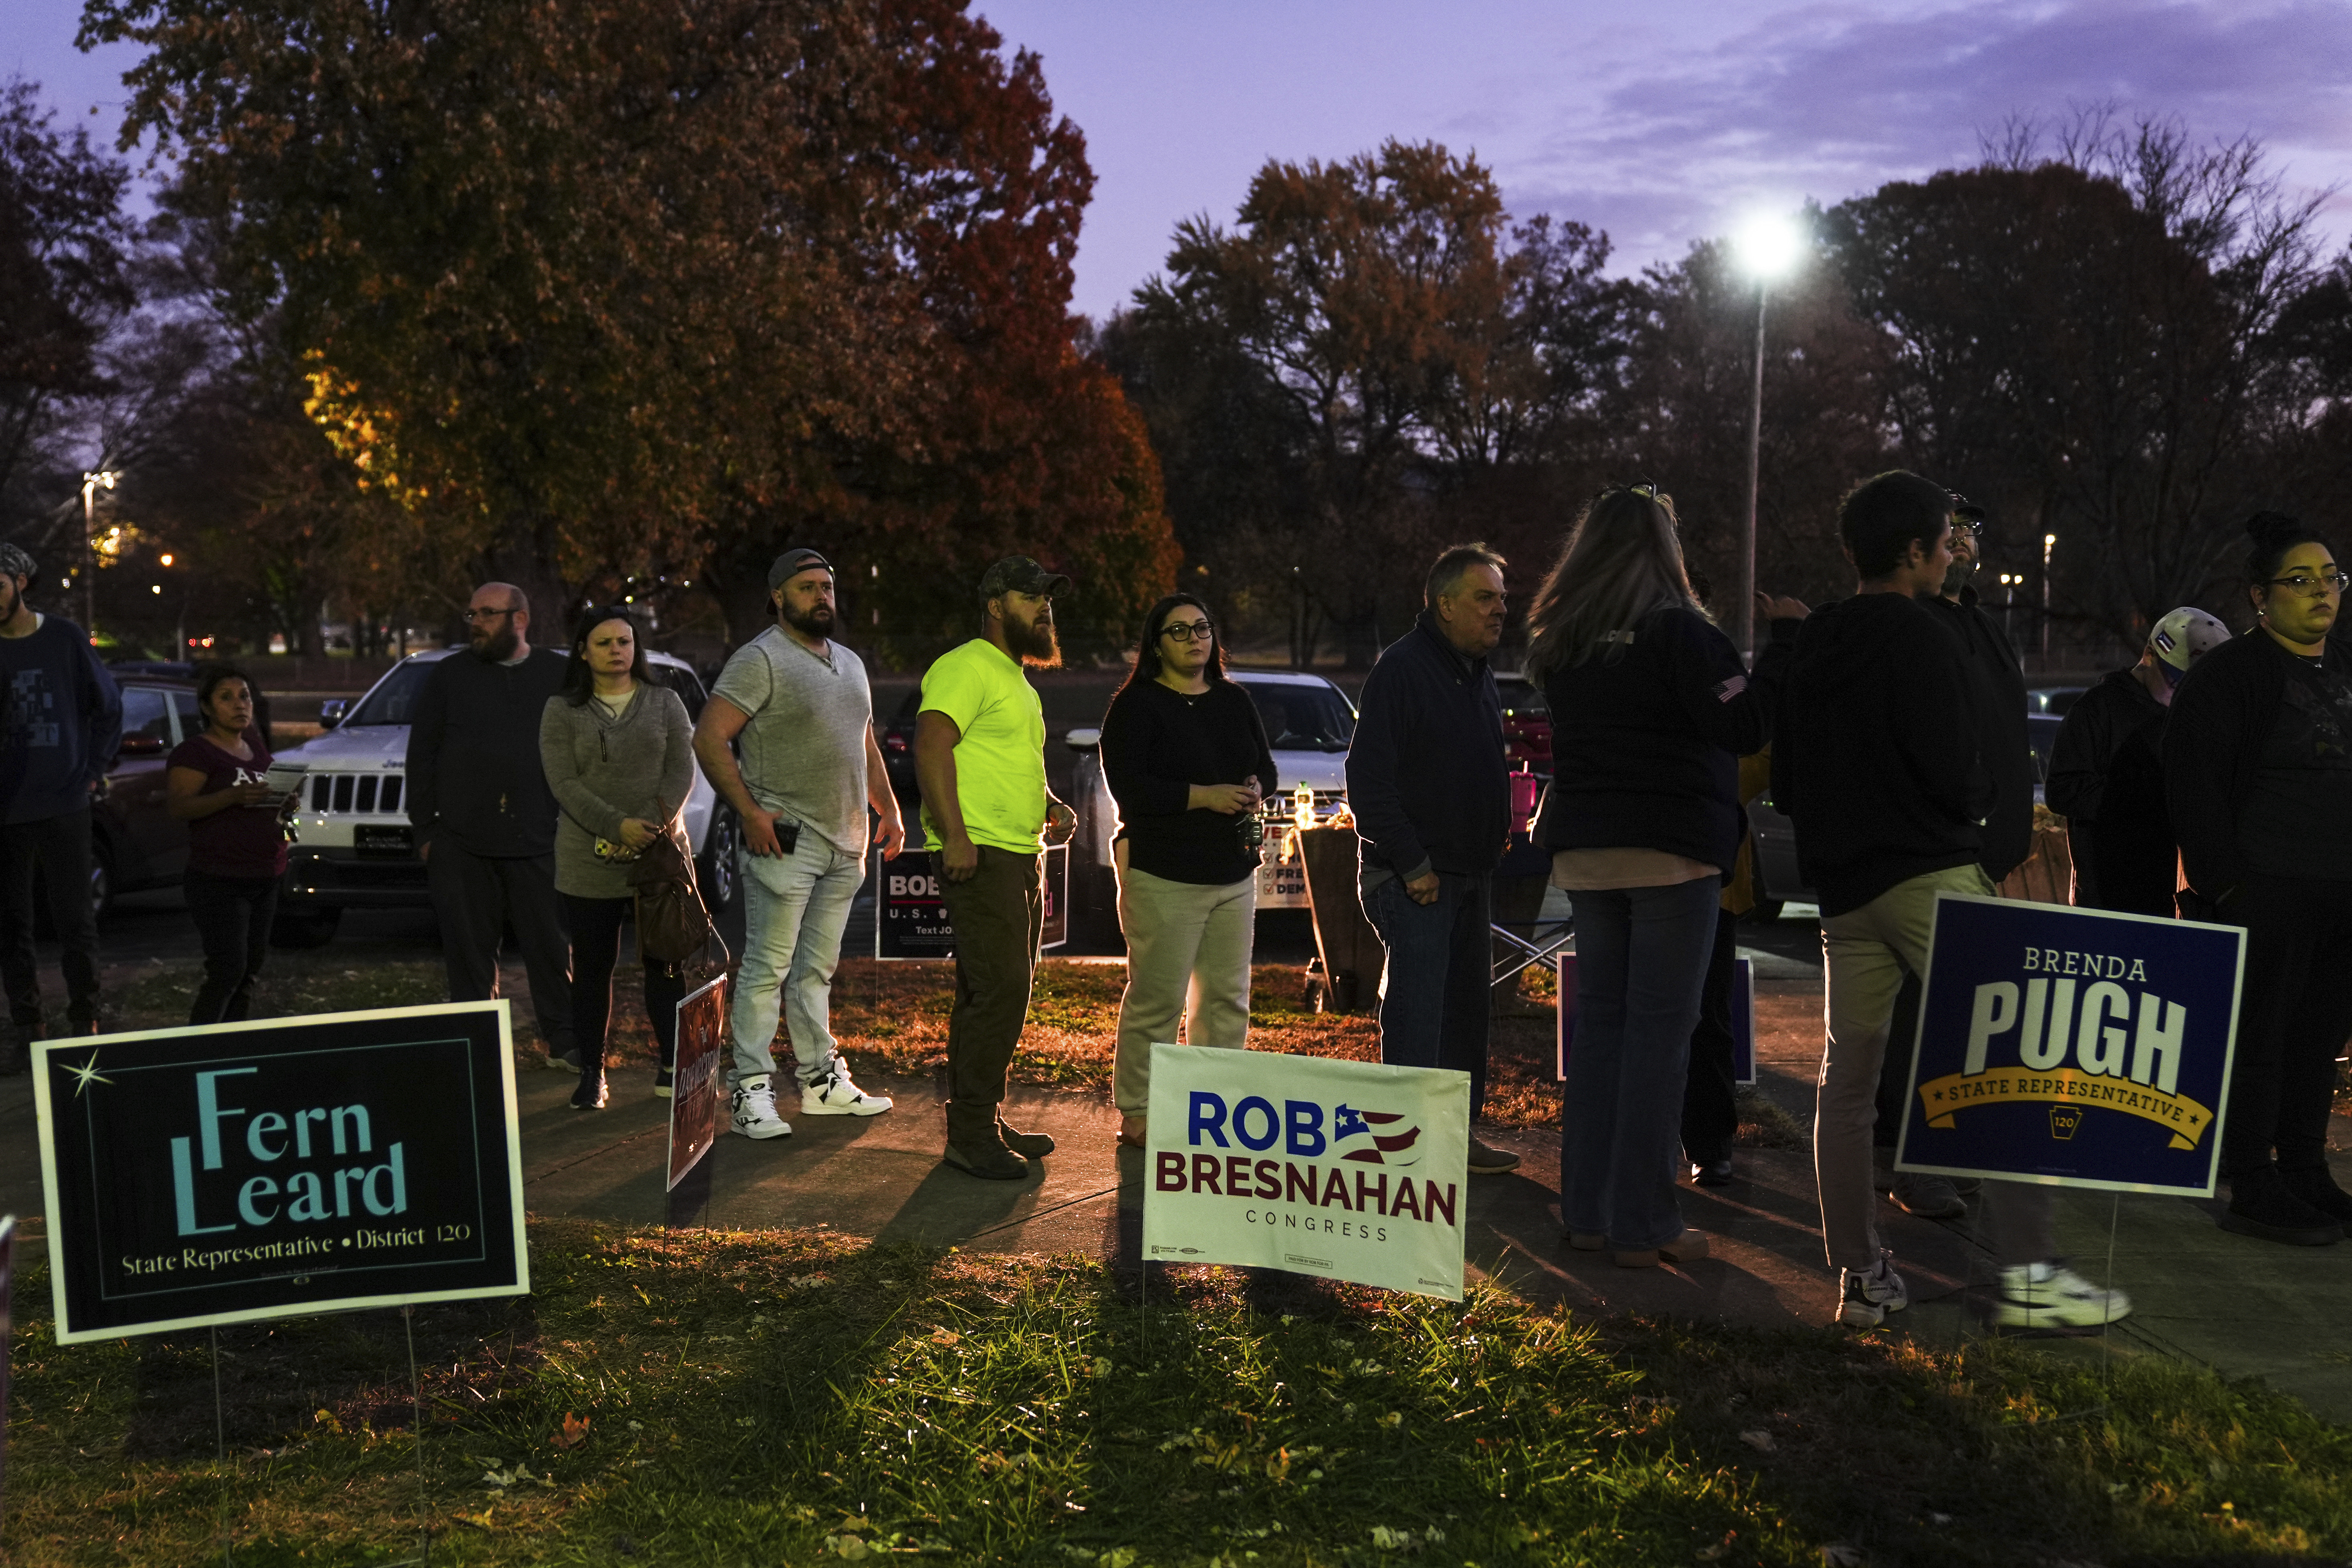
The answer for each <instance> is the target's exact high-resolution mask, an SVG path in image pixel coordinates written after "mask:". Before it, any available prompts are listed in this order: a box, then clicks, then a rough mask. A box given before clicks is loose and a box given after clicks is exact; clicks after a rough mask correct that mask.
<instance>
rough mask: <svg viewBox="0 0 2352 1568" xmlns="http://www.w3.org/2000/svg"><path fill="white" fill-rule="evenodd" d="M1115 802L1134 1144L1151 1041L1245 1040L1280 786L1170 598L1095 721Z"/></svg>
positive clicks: (1255, 726) (1125, 1135) (1125, 1128)
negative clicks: (1274, 800)
mask: <svg viewBox="0 0 2352 1568" xmlns="http://www.w3.org/2000/svg"><path fill="white" fill-rule="evenodd" d="M1102 765H1103V777H1104V780H1105V782H1107V783H1108V784H1109V785H1110V793H1111V798H1112V799H1114V800H1116V801H1117V802H1118V816H1119V831H1118V837H1117V839H1116V840H1114V846H1113V854H1114V855H1115V857H1116V858H1117V860H1118V923H1119V929H1120V930H1121V931H1124V932H1126V934H1127V994H1125V995H1124V996H1123V997H1121V998H1120V1000H1119V1005H1118V1061H1117V1066H1116V1068H1114V1072H1113V1079H1112V1090H1113V1096H1114V1098H1115V1099H1116V1100H1117V1101H1118V1110H1119V1130H1118V1141H1119V1142H1122V1143H1126V1144H1129V1145H1130V1146H1132V1147H1135V1148H1141V1147H1143V1134H1144V1110H1145V1106H1146V1103H1147V1102H1148V1101H1149V1100H1150V1094H1151V1045H1152V1042H1153V1041H1155V1040H1159V1041H1172V1040H1174V1039H1175V1038H1176V1021H1177V1018H1178V1016H1180V1015H1181V1016H1182V1017H1183V1019H1184V1043H1185V1044H1187V1045H1193V1046H1219V1047H1226V1048H1229V1049H1234V1050H1238V1049H1240V1048H1242V1047H1244V1045H1245V1044H1246V1043H1247V1041H1248V1037H1249V997H1250V950H1251V942H1252V940H1253V937H1254V936H1255V921H1256V918H1257V867H1258V858H1259V850H1258V845H1259V843H1260V841H1261V837H1262V834H1263V827H1262V826H1261V825H1260V823H1259V820H1258V816H1257V812H1258V807H1259V805H1260V803H1261V802H1263V801H1264V800H1265V797H1266V796H1268V795H1272V794H1274V793H1275V792H1276V789H1277V788H1278V787H1279V783H1280V781H1279V780H1277V779H1276V777H1275V773H1274V752H1273V751H1272V749H1271V748H1270V747H1269V746H1268V745H1267V743H1266V738H1265V725H1264V724H1263V723H1262V722H1261V721H1259V719H1258V714H1257V708H1256V706H1255V704H1254V703H1252V702H1251V701H1250V699H1249V694H1248V693H1247V692H1245V691H1244V690H1243V689H1241V688H1240V687H1239V686H1236V685H1235V684H1234V682H1232V681H1230V680H1227V679H1225V665H1224V658H1223V654H1222V653H1221V651H1220V650H1219V648H1218V646H1217V634H1216V627H1215V626H1214V625H1213V623H1212V622H1211V620H1210V618H1209V608H1208V606H1207V605H1203V604H1202V602H1201V601H1200V600H1198V599H1196V598H1194V597H1193V596H1192V595H1190V594H1171V595H1169V596H1168V597H1167V598H1164V599H1162V600H1160V603H1158V604H1156V605H1152V606H1151V613H1150V615H1149V616H1145V617H1144V622H1143V641H1142V644H1141V646H1140V647H1139V650H1138V652H1137V654H1136V659H1135V668H1134V669H1133V670H1132V671H1130V672H1129V675H1128V678H1127V682H1126V684H1125V685H1123V686H1121V687H1120V688H1119V689H1118V695H1117V696H1115V697H1113V698H1112V699H1111V703H1110V710H1109V711H1108V713H1106V714H1105V715H1104V716H1103V727H1102Z"/></svg>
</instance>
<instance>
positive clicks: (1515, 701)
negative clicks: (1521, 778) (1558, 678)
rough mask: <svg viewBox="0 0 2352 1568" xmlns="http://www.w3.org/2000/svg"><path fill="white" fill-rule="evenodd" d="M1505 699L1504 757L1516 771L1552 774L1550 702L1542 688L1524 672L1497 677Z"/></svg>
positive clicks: (1543, 774) (1542, 776)
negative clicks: (1545, 698) (1547, 700)
mask: <svg viewBox="0 0 2352 1568" xmlns="http://www.w3.org/2000/svg"><path fill="white" fill-rule="evenodd" d="M1495 688H1496V690H1497V691H1499V692H1500V693H1501V694H1502V698H1503V756H1504V758H1505V760H1507V762H1509V763H1510V764H1511V767H1512V770H1513V771H1514V772H1517V771H1519V770H1521V769H1524V770H1525V771H1527V772H1528V773H1533V774H1535V775H1536V776H1537V777H1538V778H1546V779H1548V778H1549V777H1551V705H1550V704H1549V703H1548V702H1546V701H1545V700H1544V694H1543V688H1542V687H1540V686H1538V685H1537V684H1536V683H1535V682H1534V681H1532V680H1529V679H1528V678H1527V677H1526V676H1524V675H1502V674H1498V675H1496V677H1495Z"/></svg>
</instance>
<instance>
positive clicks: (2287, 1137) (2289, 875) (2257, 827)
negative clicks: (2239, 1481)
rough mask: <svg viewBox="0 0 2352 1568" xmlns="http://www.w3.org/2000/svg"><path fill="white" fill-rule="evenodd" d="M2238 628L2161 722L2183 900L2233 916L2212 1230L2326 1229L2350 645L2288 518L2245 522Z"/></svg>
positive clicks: (2306, 546)
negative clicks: (2218, 1204)
mask: <svg viewBox="0 0 2352 1568" xmlns="http://www.w3.org/2000/svg"><path fill="white" fill-rule="evenodd" d="M2246 532H2247V533H2248V534H2249V535H2250V536H2252V541H2253V548H2252V550H2251V551H2250V552H2248V555H2247V558H2246V578H2247V584H2248V587H2247V597H2248V598H2249V599H2251V600H2252V604H2253V607H2254V616H2255V628H2256V629H2255V630H2253V631H2252V632H2250V633H2248V634H2247V635H2246V636H2244V637H2235V638H2232V639H2231V641H2229V642H2225V643H2223V644H2222V645H2221V647H2217V648H2215V649H2213V650H2212V651H2211V652H2210V653H2208V654H2207V655H2206V656H2205V657H2204V658H2200V659H2199V660H2198V661H2197V663H2196V665H2195V666H2194V667H2193V668H2190V670H2189V673H2188V675H2187V676H2185V677H2183V678H2182V679H2181V682H2180V689H2179V690H2178V691H2176V692H2175V693H2174V694H2173V698H2172V710H2171V712H2170V714H2169V716H2168V718H2167V719H2166V721H2165V730H2164V786H2165V804H2166V806H2167V808H2168V810H2169V811H2170V813H2171V816H2172V828H2173V832H2174V833H2175V834H2176V835H2177V836H2178V837H2179V840H2180V861H2181V868H2182V869H2183V870H2184V871H2185V872H2186V873H2187V874H2188V878H2189V887H2190V889H2192V890H2193V892H2194V894H2195V898H2194V900H2192V899H2191V898H2189V897H2188V896H2185V895H2184V897H2183V898H2182V900H2181V906H2182V910H2183V912H2184V913H2189V914H2196V915H2201V916H2204V917H2205V918H2208V919H2211V920H2218V921H2227V922H2229V923H2231V924H2233V925H2241V926H2243V927H2245V928H2246V970H2245V984H2244V987H2243V991H2242V995H2243V997H2244V1002H2243V1005H2242V1009H2241V1011H2240V1014H2239V1018H2238V1047H2237V1055H2236V1057H2235V1058H2234V1059H2233V1061H2232V1064H2231V1069H2230V1100H2229V1110H2228V1113H2227V1115H2226V1117H2225V1119H2224V1121H2223V1123H2222V1127H2221V1174H2222V1175H2223V1176H2224V1177H2226V1178H2227V1179H2228V1181H2229V1183H2230V1206H2229V1209H2228V1210H2227V1212H2226V1213H2224V1215H2222V1218H2221V1226H2222V1228H2223V1229H2225V1230H2233V1231H2237V1232H2240V1233H2241V1234H2243V1235H2247V1236H2257V1237H2262V1238H2263V1239H2264V1240H2266V1241H2278V1242H2285V1243H2289V1244H2291V1245H2299V1246H2305V1247H2314V1246H2321V1245H2325V1244H2326V1243H2328V1242H2331V1241H2338V1240H2341V1239H2342V1238H2343V1236H2344V1232H2345V1228H2346V1226H2347V1224H2352V1195H2347V1194H2346V1193H2345V1192H2344V1190H2343V1189H2342V1188H2340V1187H2338V1186H2337V1185H2336V1181H2335V1178H2334V1177H2333V1176H2331V1175H2329V1174H2328V1171H2327V1117H2328V1111H2329V1109H2330V1103H2331V1101H2332V1100H2333V1098H2334V1094H2335V1089H2336V1053H2337V1052H2338V1051H2339V1050H2341V1049H2343V1047H2344V1040H2345V1037H2346V1036H2347V1034H2352V987H2347V986H2346V984H2344V975H2345V973H2346V972H2347V970H2352V656H2347V654H2346V653H2345V651H2344V650H2343V648H2342V647H2341V646H2340V645H2339V644H2338V643H2336V640H2335V639H2333V638H2332V637H2329V636H2328V633H2329V632H2330V630H2332V629H2333V628H2334V626H2335V625H2336V618H2337V616H2338V615H2339V614H2340V613H2341V612H2342V610H2343V606H2344V587H2345V576H2344V574H2343V572H2342V571H2341V570H2339V569H2338V567H2337V565H2336V552H2334V551H2332V550H2330V549H2329V548H2328V547H2327V546H2326V544H2325V543H2324V542H2321V541H2320V540H2319V539H2318V538H2316V537H2315V535H2314V533H2313V531H2311V530H2310V529H2308V528H2306V527H2305V526H2304V525H2303V523H2302V522H2301V521H2298V520H2297V519H2294V518H2292V517H2284V516H2282V515H2280V514H2279V513H2277V512H2263V513H2260V514H2258V515H2257V516H2256V517H2255V518H2254V519H2253V521H2251V522H2249V523H2248V524H2247V525H2246Z"/></svg>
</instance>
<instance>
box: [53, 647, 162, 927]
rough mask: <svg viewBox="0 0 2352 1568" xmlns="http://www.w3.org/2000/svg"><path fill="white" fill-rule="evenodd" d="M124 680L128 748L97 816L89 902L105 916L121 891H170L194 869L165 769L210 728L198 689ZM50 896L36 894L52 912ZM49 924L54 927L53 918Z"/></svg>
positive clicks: (108, 777)
mask: <svg viewBox="0 0 2352 1568" xmlns="http://www.w3.org/2000/svg"><path fill="white" fill-rule="evenodd" d="M116 679H117V680H118V681H119V683H120V684H121V689H122V750H121V751H120V752H117V753H116V754H115V760H114V766H113V768H112V769H111V770H110V772H109V773H107V775H106V794H105V795H103V796H101V797H100V799H99V801H98V802H97V805H96V806H95V808H94V809H93V810H92V811H91V813H90V836H89V837H90V843H89V902H90V908H91V909H93V910H96V911H97V913H98V915H99V917H100V919H101V920H102V919H104V918H105V916H106V914H107V912H108V910H110V909H111V908H112V907H113V905H114V900H115V896H116V895H117V894H119V893H135V892H139V891H141V890H142V889H148V888H169V887H172V886H173V885H174V884H176V883H177V882H178V881H179V880H180V879H181V878H182V877H183V876H184V875H185V874H186V872H187V869H188V825H187V824H186V823H184V822H175V821H173V819H172V817H171V816H168V815H166V814H165V812H164V810H163V763H164V759H165V758H167V757H169V756H170V755H171V754H172V748H173V747H174V746H176V745H178V744H179V743H180V742H182V741H184V740H186V739H188V738H189V737H190V736H192V735H194V734H195V733H196V732H197V731H198V730H199V729H201V728H202V727H203V721H202V720H200V719H199V718H197V716H196V692H195V688H194V687H192V686H185V685H182V684H180V683H177V682H171V681H160V680H140V679H122V678H121V676H120V675H118V676H117V678H116ZM47 905H48V895H47V893H46V892H37V893H36V894H35V908H36V909H46V908H47ZM41 923H42V925H43V926H44V927H46V926H47V923H48V922H47V917H46V916H44V917H42V921H41Z"/></svg>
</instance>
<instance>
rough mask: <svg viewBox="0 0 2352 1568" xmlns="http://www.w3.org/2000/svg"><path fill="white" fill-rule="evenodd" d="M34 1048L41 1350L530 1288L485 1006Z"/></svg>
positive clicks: (513, 1156) (495, 1029)
mask: <svg viewBox="0 0 2352 1568" xmlns="http://www.w3.org/2000/svg"><path fill="white" fill-rule="evenodd" d="M33 1052H34V1054H33V1071H34V1075H35V1076H34V1079H33V1096H34V1104H35V1107H36V1108H37V1110H38V1112H39V1115H40V1136H41V1184H42V1188H43V1191H44V1192H45V1194H47V1199H48V1219H49V1269H50V1279H51V1286H52V1293H53V1296H54V1299H55V1300H56V1303H57V1337H58V1342H59V1343H61V1344H62V1343H71V1342H75V1341H78V1340H92V1339H108V1338H112V1337H113V1336H115V1335H118V1334H131V1333H152V1332H155V1331H160V1330H166V1329H184V1328H196V1327H202V1326H204V1325H205V1324H208V1323H235V1322H244V1321H249V1320H252V1319H257V1318H282V1317H292V1316H298V1315H301V1314H307V1313H311V1312H325V1311H333V1310H341V1309H343V1308H349V1307H370V1306H389V1305H396V1304H399V1303H403V1302H409V1301H436V1300H459V1299H464V1298H469V1297H476V1296H513V1295H524V1294H528V1293H529V1291H530V1273H529V1267H528V1263H527V1259H526V1256H525V1252H524V1247H523V1209H522V1152H521V1146H520V1142H519V1140H518V1139H517V1137H516V1135H515V1090H514V1058H513V1052H512V1050H511V1048H510V1047H509V1040H508V1036H507V1005H506V1004H505V1003H504V1002H471V1003H459V1004H455V1005H448V1006H436V1007H395V1008H387V1009H385V1010H383V1011H381V1012H373V1013H341V1014H330V1015H325V1016H315V1017H303V1018H273V1019H270V1020H268V1021H267V1022H257V1023H250V1024H219V1025H213V1026H206V1027H204V1028H187V1029H159V1030H155V1031H152V1032H150V1033H145V1034H133V1035H111V1036H100V1037H95V1038H84V1039H64V1040H49V1041H44V1042H43V1043H41V1044H39V1045H37V1046H36V1047H33Z"/></svg>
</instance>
